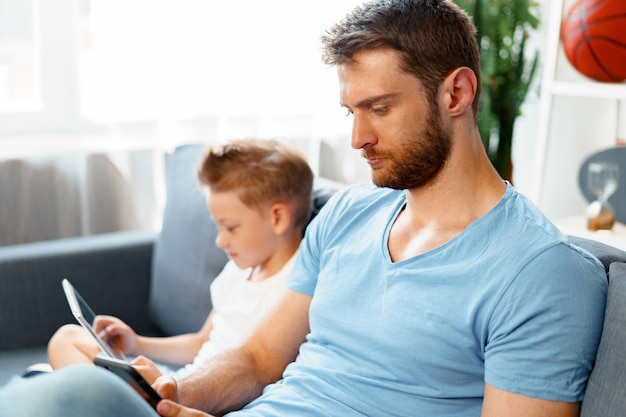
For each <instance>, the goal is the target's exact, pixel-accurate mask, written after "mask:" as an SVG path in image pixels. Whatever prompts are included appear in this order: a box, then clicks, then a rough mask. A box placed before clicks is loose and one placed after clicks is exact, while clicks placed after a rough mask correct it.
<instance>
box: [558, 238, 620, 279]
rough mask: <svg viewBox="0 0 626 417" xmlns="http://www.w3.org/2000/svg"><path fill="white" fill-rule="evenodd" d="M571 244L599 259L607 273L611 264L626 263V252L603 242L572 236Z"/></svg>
mask: <svg viewBox="0 0 626 417" xmlns="http://www.w3.org/2000/svg"><path fill="white" fill-rule="evenodd" d="M570 242H572V243H573V244H574V245H576V246H578V247H580V248H583V249H585V250H586V251H588V252H589V253H591V254H592V255H593V256H595V257H596V258H598V259H599V260H600V262H602V265H604V268H605V269H606V270H607V272H608V270H609V265H611V263H613V262H626V252H624V251H623V250H621V249H617V248H615V247H613V246H609V245H606V244H604V243H602V242H598V241H596V240H591V239H587V238H584V237H577V236H570Z"/></svg>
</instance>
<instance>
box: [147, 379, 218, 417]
mask: <svg viewBox="0 0 626 417" xmlns="http://www.w3.org/2000/svg"><path fill="white" fill-rule="evenodd" d="M152 387H153V388H154V389H155V390H156V392H158V393H159V395H160V396H161V397H163V400H161V401H159V404H157V412H158V413H159V414H160V415H161V416H163V417H213V416H212V415H210V414H206V413H203V412H202V411H200V410H196V409H193V408H189V407H185V406H182V405H180V404H178V403H177V402H176V401H178V387H177V385H176V380H175V379H174V378H173V377H171V376H162V377H160V378H158V379H157V380H156V381H155V383H154V385H152Z"/></svg>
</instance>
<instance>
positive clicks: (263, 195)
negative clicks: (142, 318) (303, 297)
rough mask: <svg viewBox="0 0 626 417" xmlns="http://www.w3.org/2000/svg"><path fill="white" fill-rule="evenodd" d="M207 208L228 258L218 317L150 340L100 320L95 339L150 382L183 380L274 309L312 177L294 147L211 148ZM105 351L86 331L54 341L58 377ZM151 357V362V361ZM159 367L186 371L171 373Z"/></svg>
mask: <svg viewBox="0 0 626 417" xmlns="http://www.w3.org/2000/svg"><path fill="white" fill-rule="evenodd" d="M198 176H199V180H200V184H201V186H202V187H203V188H204V189H205V191H206V200H207V207H208V209H209V212H210V214H211V216H212V218H213V220H214V221H215V223H216V225H217V229H218V234H217V238H216V241H215V243H216V244H217V246H219V247H220V248H222V249H223V250H224V251H225V252H226V253H227V254H228V256H229V258H230V261H229V262H228V263H227V264H226V266H225V267H224V269H223V270H222V272H221V273H220V275H219V276H218V277H217V278H216V279H215V281H214V282H213V283H212V284H211V300H212V303H213V310H212V312H211V313H210V314H209V316H208V317H207V319H206V321H205V323H204V325H203V326H202V328H201V329H200V330H199V331H198V332H197V333H193V334H191V333H190V334H184V335H178V336H171V337H145V336H141V335H138V334H136V333H135V332H134V331H133V330H132V329H131V328H130V327H129V326H128V325H127V324H125V323H124V322H123V321H122V320H120V319H118V318H116V317H112V316H99V317H98V320H97V321H96V331H98V332H100V333H101V334H103V335H104V338H105V339H106V340H107V341H108V342H109V343H110V344H111V345H112V346H115V347H116V348H118V349H120V350H121V351H122V352H123V353H124V354H126V355H130V356H138V355H142V356H139V357H138V358H137V359H135V361H134V362H133V365H135V366H136V367H137V368H138V369H139V370H140V372H141V373H142V374H143V375H144V377H145V378H146V379H148V380H149V381H150V382H152V381H154V380H155V379H156V378H157V377H158V376H160V375H161V374H162V373H166V374H170V375H173V376H175V377H176V378H180V377H183V376H184V375H187V374H188V373H190V372H191V371H192V370H193V369H194V368H195V367H197V366H199V365H200V364H201V363H203V362H204V361H205V360H206V359H208V358H209V357H211V356H213V355H214V354H215V353H218V352H221V351H223V350H224V349H227V348H230V347H234V346H236V345H237V344H239V343H241V342H243V340H244V339H245V338H246V336H247V335H248V334H249V333H250V332H251V330H252V329H253V328H254V326H255V324H256V323H257V321H258V320H259V319H260V318H261V317H262V316H263V314H264V312H265V311H266V310H267V309H268V308H269V307H270V306H271V304H272V303H273V302H274V300H275V298H276V296H277V295H278V293H279V291H280V290H281V288H282V287H283V286H284V283H285V281H286V279H287V277H288V275H289V273H290V272H291V269H292V267H293V263H294V260H295V257H296V253H297V250H298V247H299V244H300V241H301V239H302V236H303V232H304V227H305V225H306V222H307V219H308V216H309V212H310V209H311V200H312V187H313V172H312V170H311V168H310V166H309V165H308V163H307V161H306V160H305V159H304V157H303V156H302V155H301V154H300V153H299V152H298V151H297V150H296V149H295V148H294V147H292V146H290V145H288V144H286V143H283V142H279V141H276V140H254V139H242V140H236V141H232V142H229V143H227V144H224V145H222V146H216V147H213V148H209V149H208V151H207V152H206V154H205V156H204V159H203V161H202V163H201V165H200V167H199V173H198ZM99 352H100V348H99V347H98V345H97V344H96V343H95V342H94V340H93V339H92V337H91V336H90V335H89V334H88V333H87V332H86V331H85V330H84V329H83V328H81V327H80V326H78V325H74V324H68V325H65V326H63V327H61V328H60V329H59V330H57V332H56V333H55V334H54V335H53V336H52V338H51V340H50V342H49V344H48V360H49V362H50V365H51V367H52V368H53V369H59V368H62V367H65V366H68V365H73V364H78V363H92V361H93V358H94V356H96V355H97V354H98V353H99ZM146 357H148V358H150V359H151V360H150V359H147V358H146ZM152 360H155V361H157V362H163V363H166V364H168V365H172V366H177V367H180V368H179V369H178V370H176V371H174V370H170V369H169V368H167V367H166V366H158V367H157V366H156V365H155V364H154V363H153V362H152Z"/></svg>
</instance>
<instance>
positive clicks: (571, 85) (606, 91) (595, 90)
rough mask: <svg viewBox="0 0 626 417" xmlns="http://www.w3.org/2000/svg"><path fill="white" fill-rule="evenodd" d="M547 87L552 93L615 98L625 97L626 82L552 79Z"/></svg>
mask: <svg viewBox="0 0 626 417" xmlns="http://www.w3.org/2000/svg"><path fill="white" fill-rule="evenodd" d="M544 88H545V86H544ZM549 88H550V91H551V93H552V94H553V95H560V96H572V97H585V98H607V99H615V100H620V99H626V84H616V83H600V82H595V81H587V82H584V83H581V82H575V81H552V83H551V84H549Z"/></svg>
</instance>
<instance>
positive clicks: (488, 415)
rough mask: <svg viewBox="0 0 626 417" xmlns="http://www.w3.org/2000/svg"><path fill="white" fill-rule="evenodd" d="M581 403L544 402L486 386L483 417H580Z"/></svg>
mask: <svg viewBox="0 0 626 417" xmlns="http://www.w3.org/2000/svg"><path fill="white" fill-rule="evenodd" d="M579 411H580V403H579V402H575V403H566V402H560V401H549V400H542V399H540V398H533V397H527V396H525V395H520V394H514V393H512V392H508V391H503V390H501V389H498V388H495V387H494V386H492V385H489V384H485V398H484V401H483V410H482V413H481V417H503V416H506V417H543V416H550V417H578V413H579Z"/></svg>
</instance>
